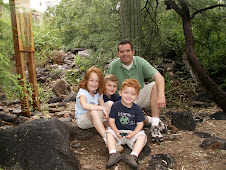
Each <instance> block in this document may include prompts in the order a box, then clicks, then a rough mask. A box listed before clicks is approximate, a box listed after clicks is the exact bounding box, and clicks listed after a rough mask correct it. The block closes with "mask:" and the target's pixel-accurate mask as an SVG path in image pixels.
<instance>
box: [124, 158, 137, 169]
mask: <svg viewBox="0 0 226 170" xmlns="http://www.w3.org/2000/svg"><path fill="white" fill-rule="evenodd" d="M137 159H138V157H137V156H135V155H125V157H124V158H123V160H124V161H125V162H126V163H127V164H128V165H130V166H131V167H132V168H135V169H137V168H138V165H137Z"/></svg>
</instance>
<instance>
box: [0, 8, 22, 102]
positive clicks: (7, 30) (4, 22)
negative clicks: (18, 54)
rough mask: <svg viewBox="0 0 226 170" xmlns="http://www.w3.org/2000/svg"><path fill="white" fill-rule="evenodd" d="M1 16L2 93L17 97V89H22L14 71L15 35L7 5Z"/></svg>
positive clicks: (0, 62) (0, 71)
mask: <svg viewBox="0 0 226 170" xmlns="http://www.w3.org/2000/svg"><path fill="white" fill-rule="evenodd" d="M3 10H4V13H3V14H2V17H1V18H0V39H1V41H0V89H1V90H0V93H2V92H4V93H5V94H6V95H7V96H8V97H9V98H10V97H15V96H16V95H15V94H16V93H15V91H16V90H18V89H20V86H19V85H18V81H17V78H18V76H17V75H16V74H13V73H12V63H11V61H10V56H12V55H13V51H14V49H13V36H12V28H11V22H10V20H9V19H8V18H9V10H8V9H7V8H6V7H5V8H4V9H3Z"/></svg>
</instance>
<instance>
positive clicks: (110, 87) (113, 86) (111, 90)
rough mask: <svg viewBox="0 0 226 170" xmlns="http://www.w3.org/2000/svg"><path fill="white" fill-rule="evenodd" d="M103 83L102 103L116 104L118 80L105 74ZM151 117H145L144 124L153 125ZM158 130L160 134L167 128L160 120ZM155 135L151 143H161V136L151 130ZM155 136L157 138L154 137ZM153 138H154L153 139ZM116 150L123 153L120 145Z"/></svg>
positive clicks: (111, 75)
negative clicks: (110, 102)
mask: <svg viewBox="0 0 226 170" xmlns="http://www.w3.org/2000/svg"><path fill="white" fill-rule="evenodd" d="M104 81H105V91H104V95H103V99H104V102H105V103H106V102H107V101H113V102H116V101H118V100H121V96H119V95H118V94H117V93H116V92H117V88H118V78H117V77H116V76H115V75H113V74H107V75H106V76H105V77H104ZM153 119H155V118H153V117H150V116H145V121H144V123H147V124H152V123H153ZM159 129H160V131H161V132H165V133H166V130H167V127H166V125H165V124H163V123H162V121H161V120H160V122H159ZM153 133H155V135H152V141H153V142H154V141H160V142H161V141H163V138H162V135H161V134H159V133H158V131H156V130H155V129H153V130H152V134H153ZM156 135H157V136H156ZM153 136H154V137H153ZM117 150H118V151H123V147H122V146H121V145H117Z"/></svg>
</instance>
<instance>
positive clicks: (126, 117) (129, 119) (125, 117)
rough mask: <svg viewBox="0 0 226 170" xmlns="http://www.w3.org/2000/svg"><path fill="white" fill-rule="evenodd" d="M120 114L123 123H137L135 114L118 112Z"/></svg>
mask: <svg viewBox="0 0 226 170" xmlns="http://www.w3.org/2000/svg"><path fill="white" fill-rule="evenodd" d="M118 116H119V117H120V119H119V120H120V123H121V124H123V125H135V120H134V118H135V115H131V114H130V113H123V112H118Z"/></svg>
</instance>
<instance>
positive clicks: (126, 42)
mask: <svg viewBox="0 0 226 170" xmlns="http://www.w3.org/2000/svg"><path fill="white" fill-rule="evenodd" d="M125 44H129V45H130V47H131V50H133V43H132V42H131V41H129V40H122V41H120V42H119V43H118V52H119V46H120V45H125Z"/></svg>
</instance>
